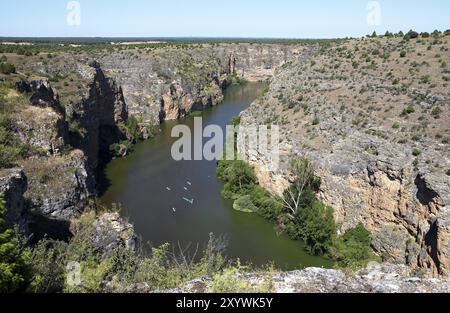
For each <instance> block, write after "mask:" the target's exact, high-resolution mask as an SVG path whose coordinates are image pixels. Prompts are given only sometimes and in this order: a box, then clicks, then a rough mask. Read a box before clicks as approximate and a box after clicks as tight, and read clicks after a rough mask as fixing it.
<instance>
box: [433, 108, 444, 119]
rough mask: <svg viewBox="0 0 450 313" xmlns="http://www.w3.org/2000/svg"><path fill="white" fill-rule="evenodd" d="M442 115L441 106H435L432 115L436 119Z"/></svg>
mask: <svg viewBox="0 0 450 313" xmlns="http://www.w3.org/2000/svg"><path fill="white" fill-rule="evenodd" d="M441 113H442V109H441V107H440V106H434V107H433V109H432V110H431V115H432V116H434V117H435V118H439V117H440V115H441Z"/></svg>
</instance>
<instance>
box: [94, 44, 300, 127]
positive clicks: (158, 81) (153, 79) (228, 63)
mask: <svg viewBox="0 0 450 313" xmlns="http://www.w3.org/2000/svg"><path fill="white" fill-rule="evenodd" d="M302 49H303V48H301V47H296V46H291V47H287V46H284V45H275V44H273V45H271V44H239V45H234V44H218V45H208V44H205V45H201V46H199V47H190V48H189V49H186V50H185V49H175V48H166V49H158V50H157V51H147V53H141V54H139V55H134V54H130V55H123V54H116V53H112V54H108V55H106V56H101V57H100V61H101V63H102V68H103V69H104V70H105V73H107V74H108V76H110V77H112V78H114V79H115V80H116V81H117V82H118V83H119V84H120V85H121V86H123V93H124V97H125V100H126V103H127V105H128V107H129V111H130V113H131V114H133V115H138V116H140V117H142V118H143V120H144V122H146V123H148V124H157V123H159V122H160V121H163V120H168V119H176V118H180V117H183V116H186V115H188V114H189V113H191V112H192V111H193V110H200V109H202V108H204V107H209V106H212V105H215V104H216V103H219V102H220V101H221V100H222V96H223V95H222V90H223V89H224V88H225V87H226V86H228V85H229V84H230V82H231V79H232V77H233V76H235V77H239V78H244V79H247V80H249V81H262V80H265V79H268V78H269V77H270V76H271V75H272V74H273V73H274V71H275V69H276V68H277V67H279V66H280V65H282V64H284V63H285V62H286V61H287V60H289V59H290V58H291V57H292V56H293V55H295V54H298V53H300V51H302Z"/></svg>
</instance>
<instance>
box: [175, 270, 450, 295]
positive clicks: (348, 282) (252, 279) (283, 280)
mask: <svg viewBox="0 0 450 313" xmlns="http://www.w3.org/2000/svg"><path fill="white" fill-rule="evenodd" d="M416 275H417V273H413V272H411V270H410V269H409V268H408V267H406V266H404V265H392V264H383V265H380V264H373V265H371V266H369V267H368V268H366V269H363V270H360V271H358V272H356V273H352V274H348V273H344V272H343V271H339V270H330V269H322V268H307V269H304V270H301V271H293V272H284V273H278V274H276V275H274V276H272V278H271V279H270V280H271V285H272V288H271V290H270V292H274V293H448V292H450V279H436V278H431V277H418V276H416ZM241 279H242V280H243V281H245V282H247V283H248V284H249V285H251V286H252V287H254V288H258V286H260V285H262V284H267V277H265V276H264V274H245V275H242V277H241ZM209 282H210V280H209V279H199V280H194V281H191V282H189V283H187V284H185V285H183V286H180V287H178V288H175V289H172V290H170V292H173V293H179V292H185V293H201V292H205V291H207V290H208V284H209Z"/></svg>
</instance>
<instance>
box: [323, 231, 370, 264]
mask: <svg viewBox="0 0 450 313" xmlns="http://www.w3.org/2000/svg"><path fill="white" fill-rule="evenodd" d="M370 244H371V236H370V232H369V231H368V230H367V229H366V228H365V227H364V225H362V224H359V225H358V226H356V227H355V228H352V229H349V230H347V231H346V233H345V234H344V236H342V237H341V238H336V239H335V240H334V243H333V245H334V247H333V249H332V251H331V254H332V257H333V259H335V260H336V261H337V263H336V266H337V267H339V268H353V269H357V268H361V267H365V266H367V263H369V262H370V261H375V260H377V258H376V256H375V255H374V254H373V252H372V250H371V248H370Z"/></svg>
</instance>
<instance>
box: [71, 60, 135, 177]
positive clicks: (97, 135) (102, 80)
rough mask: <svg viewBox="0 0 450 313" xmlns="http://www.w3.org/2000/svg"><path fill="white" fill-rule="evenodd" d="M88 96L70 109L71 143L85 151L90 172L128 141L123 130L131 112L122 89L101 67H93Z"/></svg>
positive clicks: (98, 65) (95, 65)
mask: <svg viewBox="0 0 450 313" xmlns="http://www.w3.org/2000/svg"><path fill="white" fill-rule="evenodd" d="M90 76H91V82H90V83H89V85H88V93H87V94H86V95H85V96H84V97H83V98H82V99H81V100H80V101H78V102H76V103H74V104H72V105H71V106H69V107H68V115H69V120H70V123H71V124H72V125H73V127H72V131H71V132H70V143H71V144H72V146H74V147H75V148H79V149H81V150H82V151H84V153H85V155H86V157H87V159H88V164H89V166H90V169H91V170H92V171H96V170H97V169H98V168H99V166H101V165H103V164H105V162H107V161H108V160H109V156H110V152H109V147H110V145H111V144H113V143H117V142H119V141H121V140H124V139H126V134H125V133H124V131H123V128H121V127H120V126H123V125H124V123H125V122H126V121H127V119H128V109H127V105H126V103H125V100H124V96H123V93H122V88H121V87H120V86H118V85H117V84H116V82H115V81H114V80H112V79H111V78H108V77H106V76H105V74H104V72H103V70H102V69H101V68H100V64H98V63H97V62H93V63H92V64H91V72H90Z"/></svg>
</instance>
